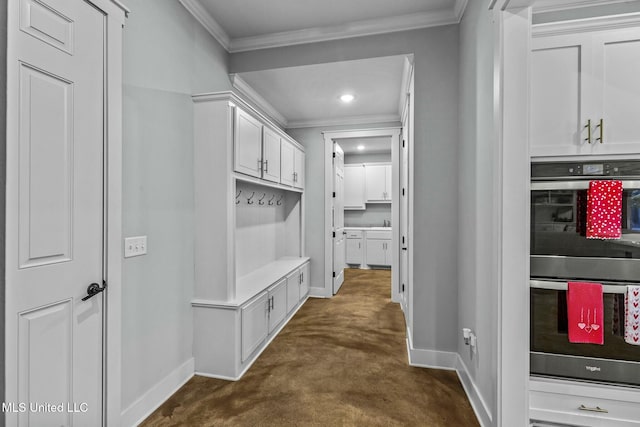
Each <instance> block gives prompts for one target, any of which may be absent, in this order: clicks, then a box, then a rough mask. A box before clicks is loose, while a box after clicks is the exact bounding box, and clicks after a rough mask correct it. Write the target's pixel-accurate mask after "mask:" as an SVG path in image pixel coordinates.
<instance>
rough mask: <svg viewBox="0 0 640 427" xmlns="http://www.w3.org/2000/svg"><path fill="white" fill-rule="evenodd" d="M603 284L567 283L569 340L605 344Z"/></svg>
mask: <svg viewBox="0 0 640 427" xmlns="http://www.w3.org/2000/svg"><path fill="white" fill-rule="evenodd" d="M603 307H604V303H603V298H602V285H601V284H599V283H585V282H569V283H568V284H567V320H568V322H569V325H568V326H569V327H568V331H569V342H572V343H585V344H600V345H602V344H604V333H603V332H604V316H603V315H602V314H603Z"/></svg>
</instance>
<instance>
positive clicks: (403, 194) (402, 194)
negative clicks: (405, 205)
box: [402, 188, 404, 196]
mask: <svg viewBox="0 0 640 427" xmlns="http://www.w3.org/2000/svg"><path fill="white" fill-rule="evenodd" d="M402 195H403V196H404V188H403V189H402Z"/></svg>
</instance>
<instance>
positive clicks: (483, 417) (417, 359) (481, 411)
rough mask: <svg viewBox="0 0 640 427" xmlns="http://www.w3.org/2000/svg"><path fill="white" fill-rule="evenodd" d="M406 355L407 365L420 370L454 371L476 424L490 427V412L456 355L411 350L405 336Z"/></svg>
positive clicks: (434, 351) (409, 339) (445, 352)
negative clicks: (474, 416) (469, 404)
mask: <svg viewBox="0 0 640 427" xmlns="http://www.w3.org/2000/svg"><path fill="white" fill-rule="evenodd" d="M407 337H408V338H407V354H408V356H409V365H411V366H417V367H420V368H431V369H445V370H449V371H456V372H457V374H458V378H459V379H460V382H461V383H462V388H463V389H464V392H465V393H466V394H467V398H468V399H469V402H470V403H471V407H472V408H473V412H475V414H476V418H478V422H479V423H480V425H481V426H482V427H488V426H491V425H492V417H491V411H490V410H489V408H488V407H487V404H486V403H485V401H484V399H483V398H482V395H481V394H480V390H479V389H478V387H477V386H476V384H475V382H474V381H473V378H471V375H469V370H468V369H467V366H466V365H465V364H464V361H463V360H462V358H461V357H460V355H459V354H458V353H455V352H452V351H436V350H423V349H416V348H413V343H412V342H411V335H410V334H407Z"/></svg>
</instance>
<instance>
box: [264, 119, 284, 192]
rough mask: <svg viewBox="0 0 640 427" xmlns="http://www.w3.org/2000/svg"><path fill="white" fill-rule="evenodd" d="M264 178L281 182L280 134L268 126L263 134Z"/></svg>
mask: <svg viewBox="0 0 640 427" xmlns="http://www.w3.org/2000/svg"><path fill="white" fill-rule="evenodd" d="M262 161H263V163H262V179H266V180H268V181H272V182H280V136H279V135H278V134H277V133H275V132H274V131H273V130H271V129H269V128H268V127H266V126H265V127H264V130H263V134H262Z"/></svg>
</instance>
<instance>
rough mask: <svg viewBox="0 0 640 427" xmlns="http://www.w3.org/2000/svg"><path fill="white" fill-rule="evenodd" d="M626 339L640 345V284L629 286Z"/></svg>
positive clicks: (626, 300)
mask: <svg viewBox="0 0 640 427" xmlns="http://www.w3.org/2000/svg"><path fill="white" fill-rule="evenodd" d="M624 340H625V341H626V342H627V343H628V344H632V345H640V286H627V294H626V298H625V323H624Z"/></svg>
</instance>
